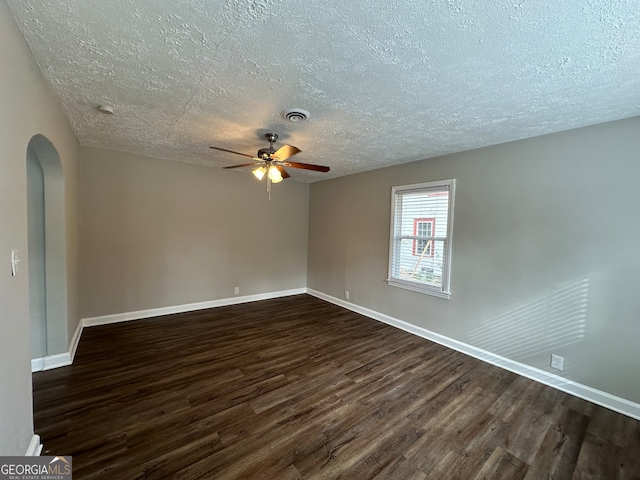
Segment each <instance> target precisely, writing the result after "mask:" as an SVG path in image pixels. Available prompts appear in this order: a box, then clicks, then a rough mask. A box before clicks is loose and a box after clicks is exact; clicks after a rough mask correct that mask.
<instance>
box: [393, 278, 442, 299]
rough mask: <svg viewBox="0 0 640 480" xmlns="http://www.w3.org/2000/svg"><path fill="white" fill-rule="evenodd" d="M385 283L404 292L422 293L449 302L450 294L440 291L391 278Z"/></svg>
mask: <svg viewBox="0 0 640 480" xmlns="http://www.w3.org/2000/svg"><path fill="white" fill-rule="evenodd" d="M387 283H388V284H389V285H390V286H392V287H398V288H404V289H405V290H411V291H412V292H417V293H424V294H426V295H431V296H433V297H438V298H444V299H446V300H449V298H450V297H451V292H443V291H442V290H436V289H434V288H433V287H428V286H426V285H425V286H422V285H419V284H415V283H408V282H407V283H405V282H401V281H398V280H394V279H392V278H388V279H387Z"/></svg>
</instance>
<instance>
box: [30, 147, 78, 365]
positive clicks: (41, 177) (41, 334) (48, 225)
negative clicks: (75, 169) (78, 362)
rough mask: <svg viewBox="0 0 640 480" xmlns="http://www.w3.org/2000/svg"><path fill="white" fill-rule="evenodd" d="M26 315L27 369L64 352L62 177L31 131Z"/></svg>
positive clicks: (56, 360) (54, 361) (55, 360)
mask: <svg viewBox="0 0 640 480" xmlns="http://www.w3.org/2000/svg"><path fill="white" fill-rule="evenodd" d="M26 161H27V219H28V241H29V243H28V248H29V314H30V320H31V347H32V348H31V350H32V355H31V358H32V362H31V363H32V364H31V366H32V370H34V371H35V370H43V369H46V368H50V367H53V366H58V364H60V362H61V357H67V356H68V354H67V352H68V334H67V266H66V265H67V262H66V240H65V208H64V204H65V202H64V176H63V174H62V165H61V163H60V157H59V155H58V152H57V151H56V149H55V147H54V146H53V144H52V143H51V142H50V141H49V140H48V139H47V138H46V137H44V136H42V135H35V136H34V137H33V138H32V139H31V140H30V142H29V145H28V147H27V159H26ZM62 362H63V363H64V359H62Z"/></svg>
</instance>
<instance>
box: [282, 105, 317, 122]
mask: <svg viewBox="0 0 640 480" xmlns="http://www.w3.org/2000/svg"><path fill="white" fill-rule="evenodd" d="M282 116H283V117H284V118H286V119H287V120H289V121H290V122H303V121H305V120H307V119H308V118H309V117H310V116H311V114H310V113H309V112H307V111H306V110H303V109H302V108H287V109H286V110H283V111H282Z"/></svg>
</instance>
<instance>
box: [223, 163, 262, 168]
mask: <svg viewBox="0 0 640 480" xmlns="http://www.w3.org/2000/svg"><path fill="white" fill-rule="evenodd" d="M257 165H259V163H258V162H254V163H243V164H242V165H231V166H230V167H222V168H240V167H255V166H257Z"/></svg>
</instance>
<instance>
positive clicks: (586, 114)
mask: <svg viewBox="0 0 640 480" xmlns="http://www.w3.org/2000/svg"><path fill="white" fill-rule="evenodd" d="M7 3H8V4H9V6H10V8H11V10H12V12H13V14H14V16H15V17H16V20H17V22H18V25H19V26H20V28H21V29H22V31H23V33H24V35H25V38H26V39H27V41H28V43H29V45H30V47H31V49H32V51H33V53H34V55H35V58H36V61H37V62H38V64H39V66H40V68H41V69H42V71H43V73H44V76H45V77H46V79H47V80H48V81H49V82H50V84H51V86H52V88H53V91H54V92H55V94H56V95H57V96H58V97H59V99H60V102H61V104H62V107H63V109H64V111H65V112H66V115H67V116H68V118H69V120H70V123H71V125H72V127H73V129H74V131H75V133H76V135H77V137H78V139H79V140H80V143H81V144H82V145H88V146H97V147H106V148H112V149H116V150H123V151H128V152H134V153H143V154H146V155H150V156H155V157H159V158H165V159H172V160H178V161H185V162H192V163H198V164H205V165H210V166H213V167H222V166H227V165H233V164H236V163H245V161H246V160H247V159H246V158H245V159H243V158H242V157H240V156H235V155H232V154H228V153H223V152H216V151H212V150H210V149H209V148H208V146H209V145H215V146H219V147H223V148H228V149H232V150H237V151H240V152H245V153H249V154H255V153H256V151H257V150H258V149H259V148H263V147H266V146H268V144H267V143H266V141H265V140H264V137H263V135H264V133H266V132H269V131H273V132H276V133H278V134H280V141H279V142H280V143H281V142H286V143H290V144H292V145H295V146H297V147H299V148H300V149H301V150H302V153H300V154H299V155H297V156H296V158H295V160H297V161H300V162H306V163H318V164H324V165H328V166H330V167H331V172H330V173H328V174H323V173H316V172H305V171H300V170H293V171H291V172H290V173H291V175H292V177H293V178H294V179H297V180H300V181H308V182H313V181H316V180H323V179H326V178H331V177H336V176H341V175H347V174H351V173H356V172H360V171H364V170H370V169H374V168H379V167H383V166H388V165H393V164H398V163H403V162H410V161H414V160H419V159H424V158H429V157H433V156H437V155H442V154H446V153H452V152H458V151H463V150H468V149H472V148H477V147H482V146H487V145H493V144H497V143H503V142H507V141H511V140H516V139H521V138H526V137H532V136H536V135H542V134H545V133H550V132H555V131H561V130H566V129H570V128H575V127H580V126H584V125H590V124H595V123H600V122H605V121H609V120H616V119H620V118H626V117H631V116H635V115H640V6H639V4H638V0H584V1H583V0H555V1H553V2H547V1H543V0H537V1H534V0H496V1H479V0H437V1H436V0H359V1H357V2H355V1H354V2H350V1H344V0H325V1H323V2H319V3H313V2H309V1H307V0H286V1H285V0H154V1H151V0H47V1H42V0H7ZM102 103H107V104H110V105H113V107H114V110H115V115H105V114H101V113H99V112H98V111H97V110H96V108H95V107H96V105H98V104H102ZM287 107H300V108H304V109H306V110H309V111H310V112H311V118H310V119H309V120H307V121H306V122H298V123H291V122H288V121H286V120H284V119H283V118H282V117H281V116H280V112H281V111H282V110H283V109H284V108H287ZM277 146H278V144H276V147H277Z"/></svg>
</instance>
